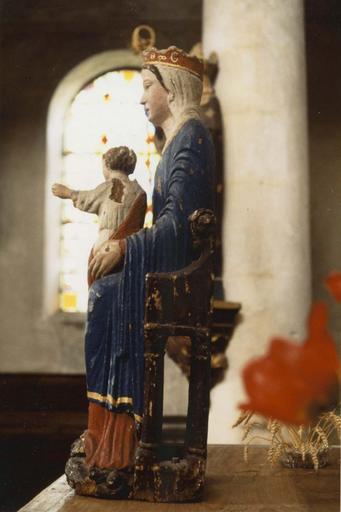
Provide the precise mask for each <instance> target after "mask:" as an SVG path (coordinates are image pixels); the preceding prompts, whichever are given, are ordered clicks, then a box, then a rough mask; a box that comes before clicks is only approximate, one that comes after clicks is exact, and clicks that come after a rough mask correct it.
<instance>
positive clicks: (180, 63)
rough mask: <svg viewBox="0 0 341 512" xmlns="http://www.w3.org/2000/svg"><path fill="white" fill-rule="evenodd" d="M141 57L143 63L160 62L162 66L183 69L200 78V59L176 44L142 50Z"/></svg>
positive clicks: (201, 72)
mask: <svg viewBox="0 0 341 512" xmlns="http://www.w3.org/2000/svg"><path fill="white" fill-rule="evenodd" d="M143 59H144V64H162V65H163V66H170V67H175V68H179V69H185V70H186V71H189V72H190V73H192V74H193V75H195V76H197V77H198V78H200V80H202V75H203V63H202V61H201V60H200V59H198V58H197V57H195V56H192V55H189V54H188V53H186V52H185V51H184V50H181V49H180V48H177V47H176V46H170V47H169V48H166V49H165V50H158V49H157V48H149V49H148V50H145V51H144V52H143Z"/></svg>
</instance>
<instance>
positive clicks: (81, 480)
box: [65, 435, 134, 499]
mask: <svg viewBox="0 0 341 512" xmlns="http://www.w3.org/2000/svg"><path fill="white" fill-rule="evenodd" d="M65 475H66V479H67V482H68V484H69V485H70V487H72V488H73V489H74V490H75V492H76V494H78V495H80V496H94V497H97V498H108V499H126V498H128V497H129V495H130V494H131V492H132V486H133V480H134V468H127V469H122V470H119V469H115V468H110V469H103V468H98V467H96V466H88V465H87V464H86V463H85V451H84V435H81V437H80V438H79V439H77V440H76V441H75V442H74V443H73V445H72V447H71V454H70V458H69V460H68V461H67V463H66V466H65Z"/></svg>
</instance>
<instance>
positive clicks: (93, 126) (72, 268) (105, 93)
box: [59, 69, 159, 312]
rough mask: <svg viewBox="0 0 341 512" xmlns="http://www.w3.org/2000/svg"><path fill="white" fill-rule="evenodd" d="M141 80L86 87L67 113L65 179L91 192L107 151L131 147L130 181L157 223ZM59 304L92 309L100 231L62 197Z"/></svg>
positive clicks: (129, 76)
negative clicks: (92, 259)
mask: <svg viewBox="0 0 341 512" xmlns="http://www.w3.org/2000/svg"><path fill="white" fill-rule="evenodd" d="M141 96H142V79H141V74H140V72H139V71H137V70H131V69H123V70H119V71H111V72H109V73H106V74H104V75H102V76H100V77H98V78H96V79H95V80H93V81H92V82H91V83H89V84H88V85H87V86H86V87H84V88H83V89H82V90H81V91H80V92H79V93H78V94H77V96H76V97H75V98H74V100H73V102H72V104H71V105H70V108H69V110H68V112H67V113H66V117H65V126H64V139H63V168H62V170H61V174H62V176H61V182H62V183H63V184H65V185H67V186H69V187H70V188H72V189H74V190H89V189H92V188H94V187H96V186H97V185H98V184H99V183H101V182H103V180H104V178H103V175H102V155H103V153H105V152H106V151H107V150H108V149H109V148H111V147H114V146H121V145H125V146H129V147H131V148H132V149H134V151H135V152H136V155H137V164H136V168H135V172H134V174H133V175H131V179H136V180H137V181H138V182H139V183H140V185H141V186H142V187H143V188H144V190H145V191H146V192H147V197H148V212H147V215H146V225H150V224H151V222H152V217H151V196H152V188H153V181H154V173H155V169H156V165H157V163H158V161H159V155H158V154H157V151H156V149H155V145H154V142H153V135H154V128H153V126H152V125H151V124H150V123H149V122H148V121H147V119H146V117H145V114H144V111H143V107H142V106H141V105H140V103H139V102H140V98H141ZM60 229H61V236H60V253H61V254H60V256H61V269H60V291H59V293H60V308H61V309H62V310H63V311H67V312H82V311H86V309H87V297H88V287H87V266H88V257H89V253H90V250H91V247H92V245H93V243H94V241H95V239H96V236H97V231H98V222H97V216H96V215H92V214H89V213H85V212H81V211H80V210H77V209H76V208H74V206H73V204H72V202H71V201H70V200H61V228H60Z"/></svg>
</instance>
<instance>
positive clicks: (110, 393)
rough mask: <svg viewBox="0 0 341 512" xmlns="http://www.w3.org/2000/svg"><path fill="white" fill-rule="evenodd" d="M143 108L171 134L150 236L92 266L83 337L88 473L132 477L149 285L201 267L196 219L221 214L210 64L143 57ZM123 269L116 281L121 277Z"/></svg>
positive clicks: (184, 57)
mask: <svg viewBox="0 0 341 512" xmlns="http://www.w3.org/2000/svg"><path fill="white" fill-rule="evenodd" d="M143 57H144V65H143V69H142V79H143V89H144V92H143V96H142V98H141V103H142V105H143V107H144V110H145V113H146V116H147V117H148V119H149V121H151V122H152V123H153V124H154V125H155V126H157V127H161V128H162V130H163V131H164V133H165V137H166V143H165V146H164V148H163V153H162V158H161V160H160V162H159V165H158V167H157V170H156V175H155V183H154V193H153V219H154V221H153V222H154V223H153V226H152V227H151V228H145V229H142V230H140V231H139V232H137V233H136V234H133V235H130V236H128V237H127V238H125V239H122V240H119V241H117V240H111V241H108V242H106V243H104V244H103V246H102V247H101V248H100V250H99V251H98V252H97V253H96V254H95V255H94V256H93V258H92V260H91V262H90V272H91V274H92V276H93V277H94V278H95V279H96V281H95V282H94V283H93V285H92V286H91V288H90V291H89V306H88V318H87V327H86V334H85V355H86V376H87V396H88V400H89V419H88V430H87V431H86V433H85V455H86V457H85V461H86V464H87V465H88V466H89V467H98V468H115V469H118V470H121V469H125V468H129V467H131V466H132V465H133V463H134V454H135V449H136V444H137V440H138V434H139V426H140V424H141V421H142V411H143V373H144V357H143V354H144V339H143V317H144V305H145V276H146V274H147V273H148V272H169V271H175V270H179V269H181V268H183V267H185V266H186V265H188V264H189V263H190V262H191V261H192V260H193V249H192V243H191V234H190V230H189V221H188V217H189V215H190V214H191V213H192V212H193V211H195V210H197V209H198V208H210V209H212V208H213V197H214V192H213V187H214V150H213V145H212V142H211V139H210V135H209V133H208V131H207V130H206V128H205V127H204V126H203V124H202V122H201V120H200V115H199V104H200V98H201V94H202V71H203V70H202V63H201V61H200V60H198V59H197V58H196V57H192V56H190V55H188V54H187V53H185V52H184V51H183V50H180V49H179V48H176V47H175V46H171V47H169V48H167V49H166V50H157V49H155V48H153V49H150V50H148V51H145V52H144V55H143ZM122 263H123V270H121V271H117V270H116V272H115V269H117V268H120V269H121V268H122Z"/></svg>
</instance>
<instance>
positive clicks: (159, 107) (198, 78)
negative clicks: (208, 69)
mask: <svg viewBox="0 0 341 512" xmlns="http://www.w3.org/2000/svg"><path fill="white" fill-rule="evenodd" d="M143 57H144V65H143V68H142V80H143V89H144V92H143V96H142V98H141V103H142V105H143V106H144V109H145V112H146V115H147V117H148V119H149V121H151V122H152V123H153V124H154V125H155V126H163V124H164V123H165V121H167V119H169V118H171V117H173V118H174V120H175V121H176V120H177V119H180V118H181V117H182V116H183V115H186V114H190V113H191V112H192V113H193V115H198V111H199V104H200V99H201V94H202V63H201V61H200V60H199V59H197V58H196V57H192V56H190V55H188V54H187V53H185V52H184V51H183V50H180V49H179V48H176V47H175V46H171V47H169V48H167V49H166V50H156V49H155V48H153V49H151V50H147V51H145V52H144V54H143Z"/></svg>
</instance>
